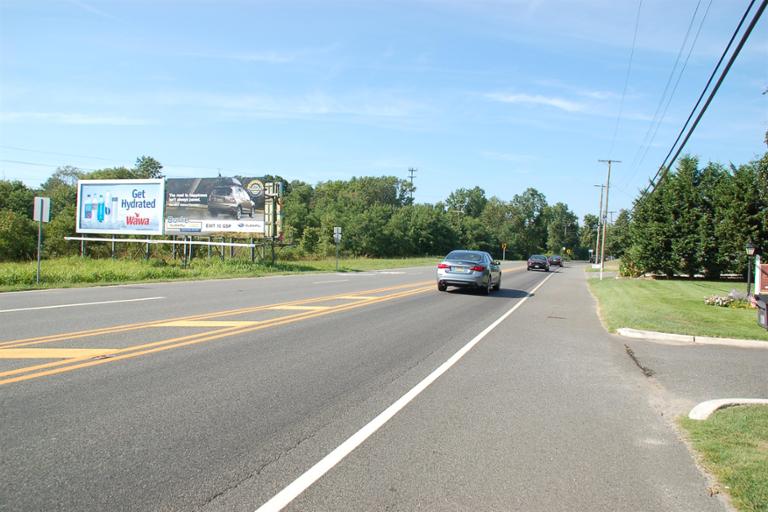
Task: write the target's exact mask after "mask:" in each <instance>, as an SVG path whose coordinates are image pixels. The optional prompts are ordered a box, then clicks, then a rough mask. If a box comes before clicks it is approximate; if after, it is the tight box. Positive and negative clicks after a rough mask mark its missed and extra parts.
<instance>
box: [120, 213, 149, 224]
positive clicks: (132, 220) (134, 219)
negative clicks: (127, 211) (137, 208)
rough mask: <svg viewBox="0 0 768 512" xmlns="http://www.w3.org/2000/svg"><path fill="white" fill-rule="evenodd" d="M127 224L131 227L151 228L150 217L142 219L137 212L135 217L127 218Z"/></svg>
mask: <svg viewBox="0 0 768 512" xmlns="http://www.w3.org/2000/svg"><path fill="white" fill-rule="evenodd" d="M125 223H126V224H127V225H129V226H149V217H141V216H139V212H136V213H134V214H133V216H130V215H129V216H127V217H126V218H125Z"/></svg>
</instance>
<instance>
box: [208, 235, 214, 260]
mask: <svg viewBox="0 0 768 512" xmlns="http://www.w3.org/2000/svg"><path fill="white" fill-rule="evenodd" d="M208 242H213V237H212V236H209V237H208ZM208 259H209V260H210V259H211V246H210V245H209V246H208Z"/></svg>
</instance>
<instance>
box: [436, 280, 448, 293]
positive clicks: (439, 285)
mask: <svg viewBox="0 0 768 512" xmlns="http://www.w3.org/2000/svg"><path fill="white" fill-rule="evenodd" d="M447 289H448V285H447V284H445V283H441V282H438V283H437V291H440V292H444V291H445V290H447Z"/></svg>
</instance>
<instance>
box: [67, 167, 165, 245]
mask: <svg viewBox="0 0 768 512" xmlns="http://www.w3.org/2000/svg"><path fill="white" fill-rule="evenodd" d="M164 183H165V181H164V180H162V179H153V180H80V181H78V182H77V218H76V220H75V229H76V231H77V232H78V233H98V234H112V235H162V234H163V206H164V198H165V191H164Z"/></svg>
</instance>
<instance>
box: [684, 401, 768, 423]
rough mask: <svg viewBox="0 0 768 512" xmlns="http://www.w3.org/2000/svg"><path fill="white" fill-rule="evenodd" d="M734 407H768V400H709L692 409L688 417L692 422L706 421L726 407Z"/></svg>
mask: <svg viewBox="0 0 768 512" xmlns="http://www.w3.org/2000/svg"><path fill="white" fill-rule="evenodd" d="M734 405H768V399H765V398H721V399H719V400H707V401H706V402H701V403H700V404H699V405H697V406H696V407H694V408H693V409H691V412H689V413H688V417H689V418H690V419H692V420H706V419H707V418H709V417H710V416H711V415H712V413H714V412H715V411H717V410H718V409H723V408H725V407H733V406H734Z"/></svg>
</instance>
